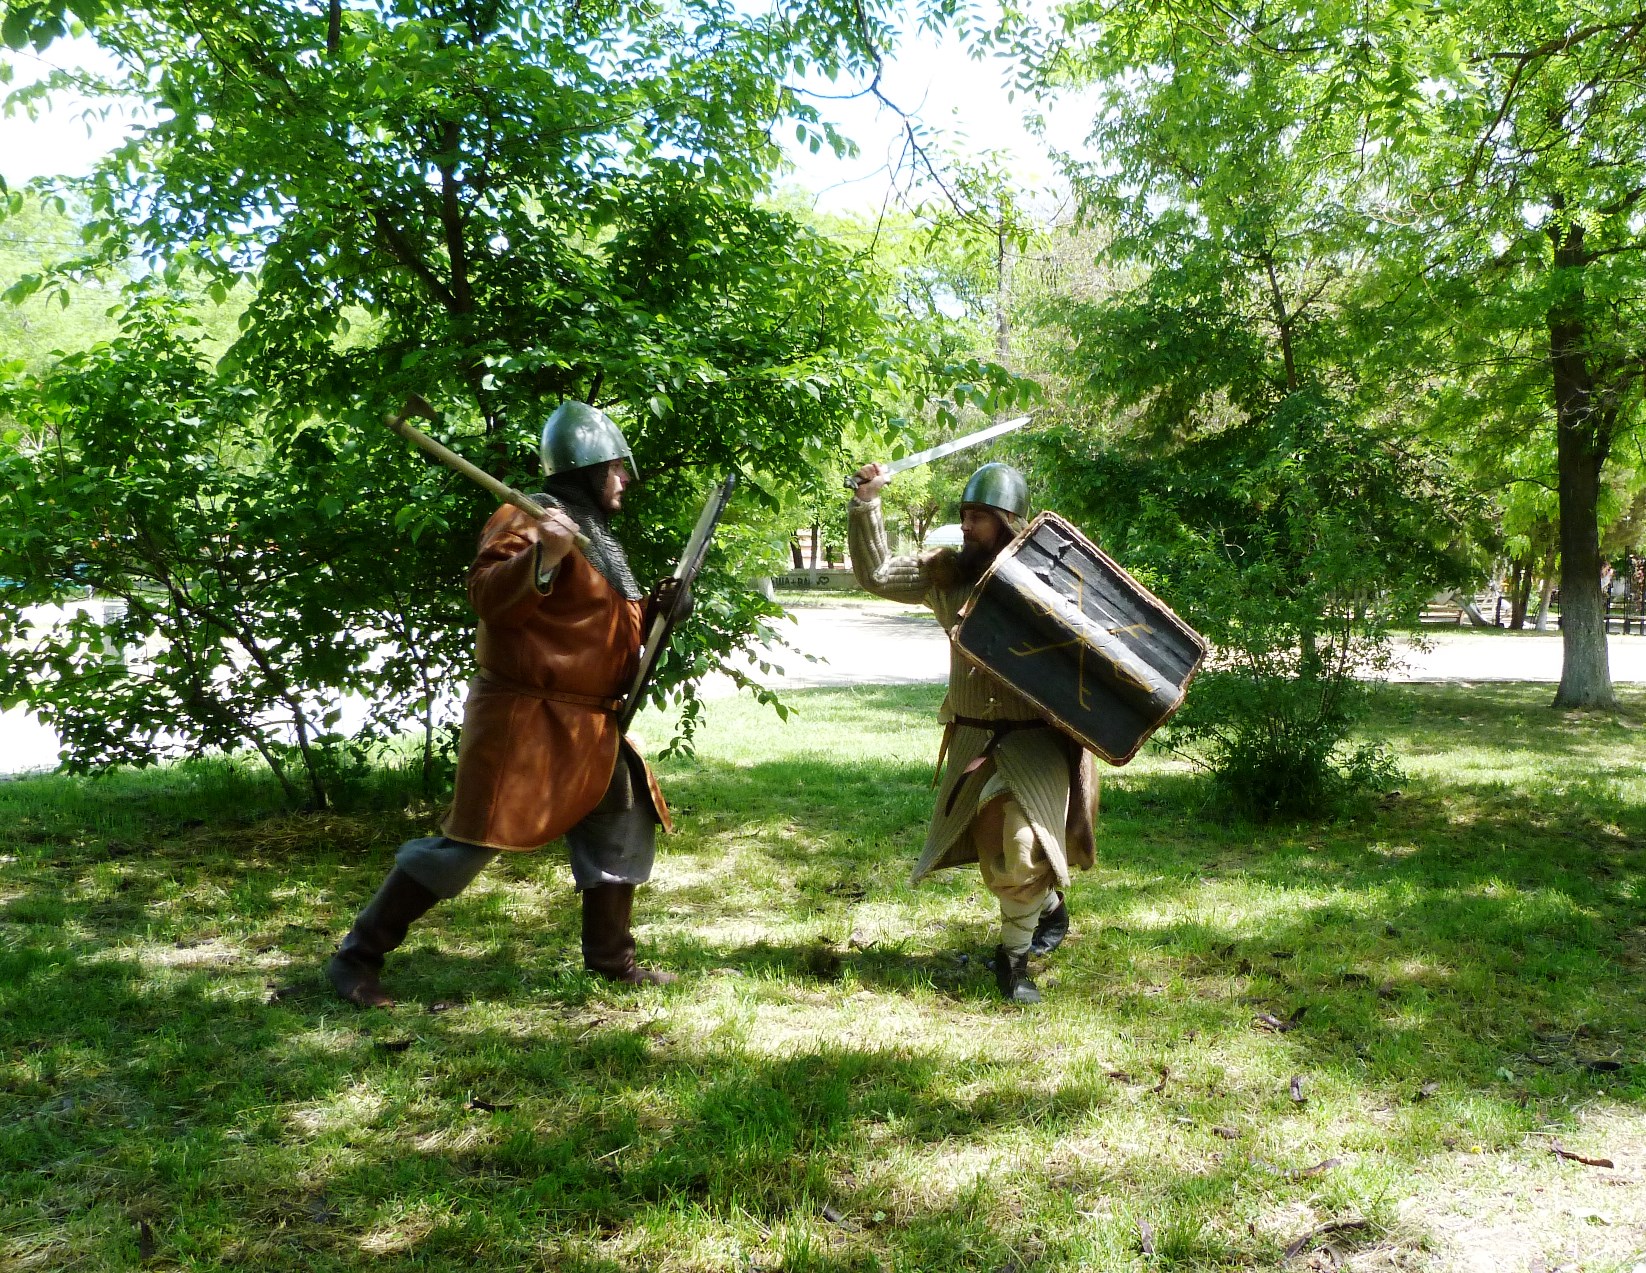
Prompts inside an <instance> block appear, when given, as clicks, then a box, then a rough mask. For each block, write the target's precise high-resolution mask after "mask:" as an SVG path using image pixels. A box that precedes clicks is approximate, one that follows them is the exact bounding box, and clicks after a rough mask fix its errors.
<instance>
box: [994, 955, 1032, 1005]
mask: <svg viewBox="0 0 1646 1273" xmlns="http://www.w3.org/2000/svg"><path fill="white" fill-rule="evenodd" d="M994 983H995V985H997V986H999V987H1000V993H1001V994H1003V995H1005V996H1006V998H1007V999H1008V1000H1010V1001H1011V1002H1012V1003H1025V1004H1026V1003H1039V1002H1040V988H1039V987H1038V986H1036V985H1035V984H1034V980H1033V979H1032V978H1031V977H1030V976H1029V952H1028V951H1026V950H1025V951H1024V952H1023V953H1022V954H1021V955H1013V954H1008V953H1007V951H1006V948H1005V947H1004V946H996V947H995V948H994Z"/></svg>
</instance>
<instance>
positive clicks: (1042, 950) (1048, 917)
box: [1029, 893, 1069, 955]
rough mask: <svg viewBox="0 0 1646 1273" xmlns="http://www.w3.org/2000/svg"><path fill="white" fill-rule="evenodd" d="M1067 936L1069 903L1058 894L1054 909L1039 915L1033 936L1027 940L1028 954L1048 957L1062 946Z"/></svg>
mask: <svg viewBox="0 0 1646 1273" xmlns="http://www.w3.org/2000/svg"><path fill="white" fill-rule="evenodd" d="M1068 935H1069V903H1068V901H1067V900H1066V899H1065V898H1064V896H1063V894H1061V893H1059V894H1058V895H1057V907H1056V909H1055V910H1049V911H1042V912H1041V913H1040V922H1039V923H1038V924H1036V925H1035V926H1034V936H1033V937H1032V938H1031V939H1030V940H1029V952H1030V953H1031V954H1035V955H1049V954H1051V952H1052V951H1054V950H1056V949H1057V948H1058V947H1059V946H1061V945H1062V944H1063V939H1064V938H1065V937H1067V936H1068Z"/></svg>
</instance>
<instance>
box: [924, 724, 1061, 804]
mask: <svg viewBox="0 0 1646 1273" xmlns="http://www.w3.org/2000/svg"><path fill="white" fill-rule="evenodd" d="M957 725H964V726H966V727H967V728H968V729H985V730H987V731H988V732H989V741H988V742H986V743H984V744H983V750H982V751H980V752H979V753H978V754H977V755H976V756H974V757H973V758H972V759H971V760H969V761H967V762H966V767H965V768H964V769H962V770H961V771H960V776H959V777H958V778H956V779H955V781H954V786H953V787H951V788H949V798H948V800H946V801H945V802H944V804H943V812H944V814H945V816H946V815H948V814H949V813H950V812H952V811H953V809H954V802H955V798H956V797H957V796H959V795H960V788H961V786H962V785H963V784H964V783H965V781H966V779H967V778H969V777H971V776H972V774H974V773H976V772H977V771H978V770H979V769H981V768H983V766H984V765H985V764H987V763H988V762H989V760H990V759H991V758H993V756H994V753H995V748H997V747H999V746H1000V740H1001V739H1002V738H1004V737H1005V736H1006V735H1007V734H1015V733H1017V732H1018V731H1019V730H1022V729H1055V728H1057V727H1056V726H1055V725H1053V724H1052V723H1051V722H1050V721H1048V720H1041V719H1040V718H1039V717H1035V718H1033V719H1031V720H983V719H982V718H980V717H977V716H956V717H955V718H954V719H953V720H952V721H950V722H949V724H948V727H947V728H946V729H944V731H943V745H942V747H941V748H940V749H939V750H938V754H937V773H936V774H935V775H933V779H932V781H933V785H934V786H935V785H936V782H937V779H938V778H939V777H940V776H941V775H942V773H943V762H944V761H945V760H947V759H948V756H949V743H950V742H951V741H952V740H953V738H954V731H955V726H957Z"/></svg>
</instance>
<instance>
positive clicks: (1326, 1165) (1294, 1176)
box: [1286, 1158, 1343, 1180]
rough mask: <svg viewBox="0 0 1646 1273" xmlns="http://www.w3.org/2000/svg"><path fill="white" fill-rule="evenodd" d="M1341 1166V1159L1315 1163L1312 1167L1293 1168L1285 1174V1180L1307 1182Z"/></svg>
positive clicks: (1329, 1159)
mask: <svg viewBox="0 0 1646 1273" xmlns="http://www.w3.org/2000/svg"><path fill="white" fill-rule="evenodd" d="M1342 1165H1343V1160H1342V1159H1341V1158H1327V1159H1324V1160H1322V1161H1321V1162H1317V1163H1316V1164H1315V1165H1314V1166H1313V1167H1294V1168H1293V1169H1292V1170H1291V1171H1288V1172H1287V1173H1286V1179H1287V1180H1307V1179H1308V1178H1309V1177H1310V1176H1318V1175H1320V1174H1321V1173H1322V1172H1326V1171H1330V1170H1331V1169H1332V1168H1333V1167H1340V1166H1342Z"/></svg>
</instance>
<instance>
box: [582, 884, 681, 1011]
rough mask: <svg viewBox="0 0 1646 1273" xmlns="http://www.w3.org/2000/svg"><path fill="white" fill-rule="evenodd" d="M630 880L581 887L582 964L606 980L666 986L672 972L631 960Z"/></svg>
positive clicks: (631, 887)
mask: <svg viewBox="0 0 1646 1273" xmlns="http://www.w3.org/2000/svg"><path fill="white" fill-rule="evenodd" d="M633 917H634V885H633V884H599V885H596V886H595V887H594V888H586V889H584V890H583V966H584V967H585V968H587V969H588V970H589V971H590V972H594V973H599V974H600V976H602V977H604V978H605V979H606V980H607V981H620V982H623V983H624V984H625V985H630V986H666V985H668V984H669V983H670V982H671V981H674V980H675V975H674V974H673V973H672V972H661V971H659V970H658V969H656V968H642V967H641V966H640V965H639V964H637V963H635V962H634V933H633V932H632V931H630V925H631V922H632V920H633Z"/></svg>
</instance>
